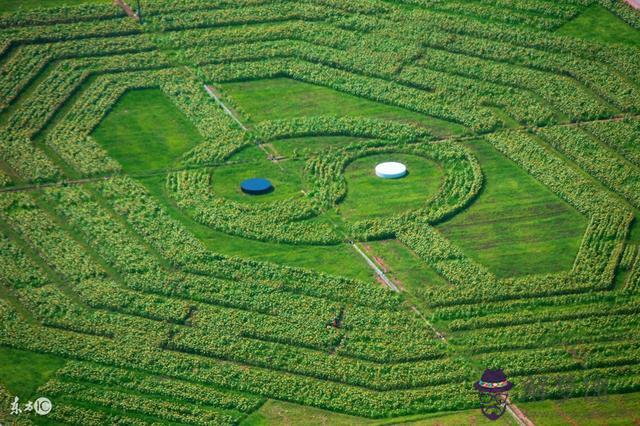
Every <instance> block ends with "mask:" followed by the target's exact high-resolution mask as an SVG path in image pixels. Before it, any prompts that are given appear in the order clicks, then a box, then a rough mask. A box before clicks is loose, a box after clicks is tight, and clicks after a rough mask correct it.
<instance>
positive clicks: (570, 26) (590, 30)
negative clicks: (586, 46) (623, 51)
mask: <svg viewBox="0 0 640 426" xmlns="http://www.w3.org/2000/svg"><path fill="white" fill-rule="evenodd" d="M556 32H557V33H558V34H562V35H567V36H572V37H579V38H584V39H587V40H593V41H599V42H603V43H623V44H631V45H634V46H640V31H638V30H636V29H635V28H633V27H632V26H630V25H629V24H627V23H626V22H624V21H623V20H622V19H620V18H618V17H617V16H615V15H614V14H613V13H611V12H609V11H608V10H607V9H605V8H604V7H602V6H600V5H593V6H591V7H589V8H587V9H586V10H585V11H584V12H582V13H581V14H580V15H578V17H577V18H574V19H572V20H571V21H569V22H567V23H566V24H564V25H563V26H562V27H560V28H559V29H558V30H557V31H556Z"/></svg>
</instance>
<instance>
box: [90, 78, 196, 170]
mask: <svg viewBox="0 0 640 426" xmlns="http://www.w3.org/2000/svg"><path fill="white" fill-rule="evenodd" d="M92 136H93V137H94V138H95V139H96V140H97V141H98V142H99V143H100V144H101V145H102V146H103V147H104V148H105V149H106V150H107V152H108V153H109V155H111V156H112V157H113V158H115V159H116V160H118V161H119V162H120V164H121V165H122V167H123V169H124V171H125V172H127V173H140V172H145V171H150V170H157V169H165V168H167V167H171V166H173V165H174V164H175V162H176V160H177V159H178V158H179V157H180V156H181V155H182V154H184V153H185V152H187V151H188V150H189V149H191V148H193V147H194V146H196V145H198V144H199V143H200V142H202V137H201V136H200V134H199V133H198V131H197V130H196V128H195V127H194V126H193V124H191V122H190V121H189V120H188V119H187V117H186V116H185V115H184V114H183V113H182V111H180V110H179V109H178V108H177V107H176V106H175V105H174V104H173V103H172V102H171V101H170V100H169V99H168V98H167V97H166V96H165V95H164V94H163V93H162V91H161V90H159V89H143V90H132V91H129V92H127V93H125V95H124V96H123V97H122V98H121V99H120V100H119V101H118V103H117V104H116V105H115V106H114V108H113V110H112V111H111V112H110V113H109V114H108V115H107V117H106V118H105V119H104V120H103V121H102V122H101V123H100V125H99V126H98V127H97V128H96V130H95V131H94V132H93V135H92Z"/></svg>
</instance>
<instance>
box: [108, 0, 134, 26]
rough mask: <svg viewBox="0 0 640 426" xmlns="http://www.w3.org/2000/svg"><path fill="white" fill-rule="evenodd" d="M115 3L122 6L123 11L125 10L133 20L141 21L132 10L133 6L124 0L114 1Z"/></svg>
mask: <svg viewBox="0 0 640 426" xmlns="http://www.w3.org/2000/svg"><path fill="white" fill-rule="evenodd" d="M113 3H114V4H115V5H118V6H120V7H121V8H122V10H124V12H125V13H126V14H127V15H129V16H130V17H131V18H133V19H135V20H136V21H139V20H140V17H139V16H138V15H137V14H136V13H135V12H134V11H133V9H131V6H129V5H128V4H126V3H125V2H124V0H113Z"/></svg>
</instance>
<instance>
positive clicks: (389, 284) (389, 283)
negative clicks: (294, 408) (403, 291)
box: [351, 242, 400, 293]
mask: <svg viewBox="0 0 640 426" xmlns="http://www.w3.org/2000/svg"><path fill="white" fill-rule="evenodd" d="M351 246H352V247H353V248H354V249H355V251H357V252H358V253H359V254H360V256H362V257H363V258H364V260H365V261H366V262H367V264H368V265H369V267H370V268H371V269H373V272H375V273H376V275H377V276H378V277H379V278H380V279H381V280H382V281H383V282H384V283H385V284H386V286H387V287H389V288H390V289H391V290H393V291H395V292H396V293H400V289H399V288H398V286H396V285H395V284H394V283H393V281H391V280H390V279H389V278H387V276H386V275H385V274H384V272H382V270H381V269H380V268H378V265H376V264H375V263H374V261H373V260H371V259H369V256H367V254H366V253H365V252H363V251H362V249H361V248H360V247H358V245H357V244H356V243H354V242H351Z"/></svg>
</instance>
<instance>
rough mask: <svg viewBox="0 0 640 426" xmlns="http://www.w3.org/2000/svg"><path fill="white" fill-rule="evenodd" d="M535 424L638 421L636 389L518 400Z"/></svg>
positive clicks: (583, 425) (639, 404)
mask: <svg viewBox="0 0 640 426" xmlns="http://www.w3.org/2000/svg"><path fill="white" fill-rule="evenodd" d="M518 406H519V407H520V408H521V409H522V410H523V411H524V413H525V415H526V416H527V417H529V419H531V420H532V421H533V423H535V424H536V425H541V426H560V425H581V426H595V425H638V424H640V393H630V394H620V395H609V396H606V397H600V398H596V397H589V398H573V399H565V400H557V401H540V402H529V403H526V404H518Z"/></svg>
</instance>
